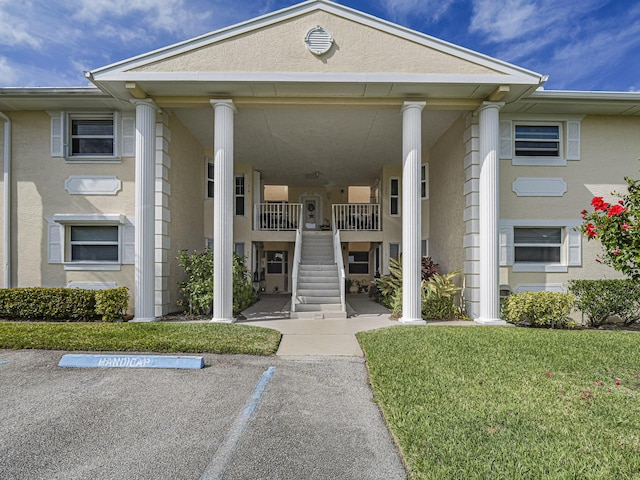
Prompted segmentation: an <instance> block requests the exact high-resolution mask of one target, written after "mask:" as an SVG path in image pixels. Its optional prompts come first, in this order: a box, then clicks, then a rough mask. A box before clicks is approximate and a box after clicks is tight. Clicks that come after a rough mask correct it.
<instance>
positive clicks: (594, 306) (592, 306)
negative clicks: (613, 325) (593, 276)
mask: <svg viewBox="0 0 640 480" xmlns="http://www.w3.org/2000/svg"><path fill="white" fill-rule="evenodd" d="M569 291H571V293H573V294H574V295H575V296H576V307H577V308H578V309H579V310H580V311H582V313H584V314H585V316H586V317H587V321H588V322H589V325H590V326H592V327H598V326H600V325H602V324H603V323H605V322H606V321H607V319H608V318H609V317H613V316H617V317H618V318H620V320H622V321H623V322H624V324H625V325H631V324H633V323H635V322H637V321H638V320H640V283H639V282H637V281H634V280H629V279H627V280H571V281H569Z"/></svg>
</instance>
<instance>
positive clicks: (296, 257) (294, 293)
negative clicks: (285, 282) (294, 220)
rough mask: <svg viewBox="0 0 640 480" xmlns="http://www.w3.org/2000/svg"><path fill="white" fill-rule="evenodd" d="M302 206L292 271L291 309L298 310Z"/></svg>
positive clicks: (299, 213)
mask: <svg viewBox="0 0 640 480" xmlns="http://www.w3.org/2000/svg"><path fill="white" fill-rule="evenodd" d="M302 222H303V216H302V208H300V209H299V211H298V228H297V229H296V244H295V248H294V251H293V271H292V272H291V311H292V312H295V311H296V297H297V296H298V265H299V264H300V257H301V256H302Z"/></svg>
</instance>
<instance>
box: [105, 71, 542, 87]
mask: <svg viewBox="0 0 640 480" xmlns="http://www.w3.org/2000/svg"><path fill="white" fill-rule="evenodd" d="M106 80H108V81H113V82H120V81H127V80H135V81H136V82H175V81H184V82H194V83H205V82H296V83H393V84H403V83H406V84H414V83H415V84H422V83H450V84H470V83H471V84H476V83H477V84H491V85H494V84H496V83H502V84H504V83H509V84H511V85H531V82H529V81H526V79H517V78H512V77H509V76H506V75H500V74H486V75H483V74H467V75H465V74H460V73H454V74H450V73H361V72H340V73H323V74H322V75H318V74H317V73H315V72H313V73H311V72H123V73H115V74H111V75H109V77H108V78H106V79H102V81H106ZM96 81H97V82H98V83H99V81H98V80H96Z"/></svg>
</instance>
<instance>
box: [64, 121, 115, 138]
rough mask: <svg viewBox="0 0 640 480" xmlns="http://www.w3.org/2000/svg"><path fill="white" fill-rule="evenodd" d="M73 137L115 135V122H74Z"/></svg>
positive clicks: (72, 127) (72, 126) (72, 123)
mask: <svg viewBox="0 0 640 480" xmlns="http://www.w3.org/2000/svg"><path fill="white" fill-rule="evenodd" d="M71 135H82V136H86V137H97V136H104V135H113V120H73V121H72V122H71Z"/></svg>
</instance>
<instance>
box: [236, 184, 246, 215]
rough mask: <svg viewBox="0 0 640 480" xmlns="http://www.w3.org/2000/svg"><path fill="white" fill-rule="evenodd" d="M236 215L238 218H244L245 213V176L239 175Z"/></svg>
mask: <svg viewBox="0 0 640 480" xmlns="http://www.w3.org/2000/svg"><path fill="white" fill-rule="evenodd" d="M235 200H236V206H235V214H236V215H237V216H240V217H243V216H244V212H245V207H244V203H245V183H244V175H238V176H237V177H236V192H235Z"/></svg>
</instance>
